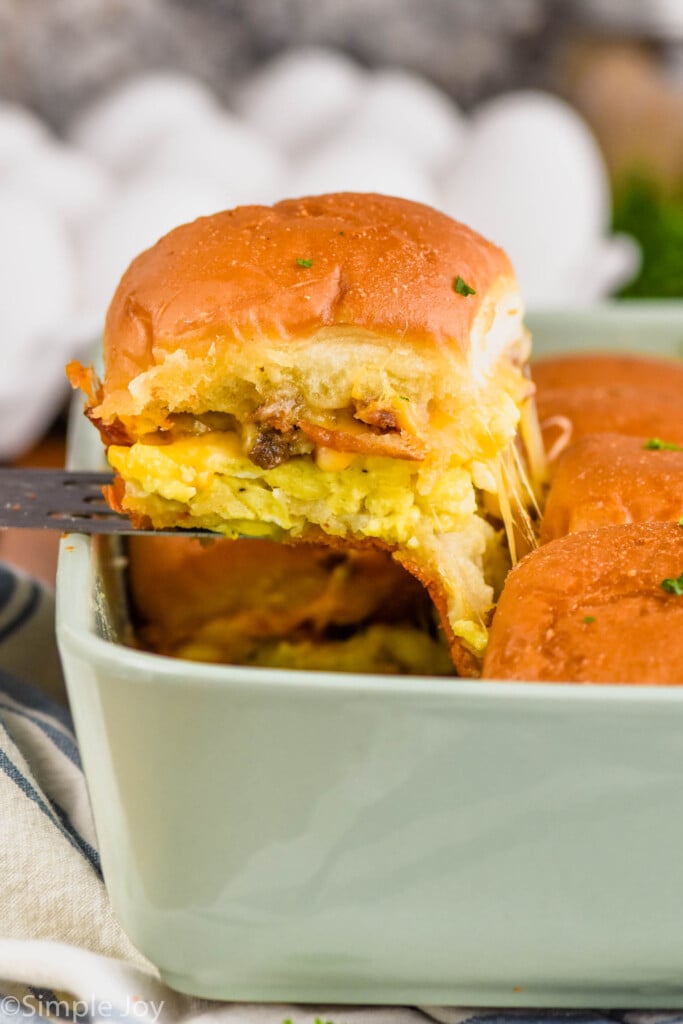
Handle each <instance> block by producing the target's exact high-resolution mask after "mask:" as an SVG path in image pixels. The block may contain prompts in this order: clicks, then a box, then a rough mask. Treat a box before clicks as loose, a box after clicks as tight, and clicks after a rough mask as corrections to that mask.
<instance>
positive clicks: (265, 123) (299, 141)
mask: <svg viewBox="0 0 683 1024" xmlns="http://www.w3.org/2000/svg"><path fill="white" fill-rule="evenodd" d="M365 81H366V75H365V73H364V72H363V71H362V69H361V68H360V67H359V66H358V65H357V64H355V63H354V62H353V61H352V60H351V59H350V58H349V57H346V56H345V55H344V54H342V53H339V52H337V51H335V50H327V49H324V48H310V49H300V50H290V51H288V52H286V53H284V54H282V55H281V56H278V57H276V58H274V59H273V60H271V61H270V62H269V63H268V64H266V65H265V66H264V67H262V68H261V69H259V70H258V71H256V72H254V73H253V74H252V75H251V77H250V78H249V79H247V81H246V83H245V85H244V86H243V88H242V89H241V91H240V93H239V95H238V97H237V100H236V109H237V112H238V113H239V114H240V115H241V116H242V117H243V118H244V119H245V120H246V121H247V122H248V123H249V124H250V125H251V126H252V127H253V128H256V129H257V130H258V131H260V132H262V133H263V134H264V135H265V136H266V137H267V138H269V139H271V140H272V141H273V142H274V143H275V145H277V146H279V147H281V148H282V149H283V150H285V151H286V152H289V153H297V152H300V151H301V150H302V149H304V148H305V147H306V146H308V145H310V144H312V143H314V142H315V141H316V140H317V139H319V138H321V137H322V136H323V135H325V134H327V133H329V132H330V131H331V130H334V126H335V124H337V123H339V122H340V121H341V120H342V119H343V118H344V117H345V116H346V115H347V114H348V113H349V111H350V110H351V109H352V107H353V105H354V104H355V102H356V100H357V98H358V96H359V95H360V93H361V91H362V89H363V87H364V84H365Z"/></svg>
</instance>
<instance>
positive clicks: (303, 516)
mask: <svg viewBox="0 0 683 1024" xmlns="http://www.w3.org/2000/svg"><path fill="white" fill-rule="evenodd" d="M108 457H109V461H110V463H111V465H112V466H113V467H114V469H115V470H117V472H118V473H119V474H120V475H121V477H122V478H123V479H124V480H125V482H126V493H125V497H124V499H123V505H124V507H125V508H126V509H127V510H128V511H131V512H133V513H136V512H137V513H139V514H142V515H146V516H149V517H150V518H151V519H152V522H153V524H154V525H155V526H156V527H165V526H176V525H180V526H186V527H199V528H207V529H210V530H214V531H217V532H219V533H222V534H224V535H226V536H228V537H236V536H260V537H264V536H267V537H272V538H274V539H278V538H279V537H281V536H282V535H283V534H290V535H292V536H300V535H301V534H303V533H305V532H308V531H310V527H311V526H314V527H315V526H318V527H320V529H321V530H323V531H324V532H325V533H327V534H332V535H335V536H341V537H347V536H356V537H374V538H376V539H378V540H380V541H383V542H385V543H386V544H387V545H388V546H390V547H392V548H395V547H400V548H402V549H403V550H404V551H406V552H407V553H408V554H409V556H410V558H411V560H413V559H414V561H415V562H416V563H418V564H420V565H422V566H427V567H438V572H439V574H440V576H441V577H442V581H444V580H445V581H446V584H445V585H446V589H447V591H448V594H447V596H448V603H449V622H450V625H451V628H452V629H453V632H454V633H455V635H456V636H459V637H461V638H462V639H463V640H464V642H465V643H466V644H467V646H468V647H470V648H471V649H472V650H473V651H474V652H475V653H481V651H482V650H483V648H484V646H485V644H486V639H487V630H486V618H487V615H488V612H489V610H490V608H491V606H492V604H493V601H494V589H493V586H492V585H491V584H490V583H489V582H487V581H488V580H490V579H491V576H492V571H493V574H494V575H498V574H499V573H498V569H497V567H496V566H495V565H494V563H496V561H499V560H500V557H501V554H500V552H501V549H502V543H501V536H500V533H499V532H498V531H496V530H495V529H494V528H493V527H492V526H491V525H490V524H489V523H488V522H487V521H486V520H485V519H484V518H482V517H480V516H479V515H478V514H477V495H476V491H475V486H474V482H473V479H472V474H473V469H472V466H471V465H469V466H468V465H467V464H461V465H457V464H455V465H450V466H448V467H447V468H445V469H444V468H443V467H440V468H439V469H438V470H436V469H435V468H434V466H433V465H430V464H429V463H427V462H414V461H410V460H407V459H396V458H390V457H382V456H369V455H356V456H354V457H353V458H352V459H351V460H350V461H349V462H348V464H347V465H346V466H345V467H344V468H343V469H338V470H329V469H323V468H321V467H320V466H319V465H318V464H317V463H316V461H315V458H314V457H312V456H310V455H301V456H295V457H293V458H291V459H289V460H288V461H286V462H283V463H282V464H280V465H278V466H275V467H274V468H272V469H264V468H261V467H259V466H257V465H255V464H254V463H253V462H252V461H251V460H250V459H249V458H247V457H246V456H245V455H244V453H243V451H242V445H241V442H240V438H239V437H238V435H237V434H235V433H232V432H230V431H225V432H217V431H214V432H210V433H207V434H204V435H203V436H199V437H197V436H188V437H180V438H177V439H176V440H173V441H171V442H170V443H167V444H163V445H160V444H158V443H145V442H144V441H140V442H137V443H136V444H134V445H132V446H131V447H121V446H111V447H110V448H109V451H108ZM345 461H348V460H345ZM492 567H493V570H492ZM448 581H450V583H449V582H448Z"/></svg>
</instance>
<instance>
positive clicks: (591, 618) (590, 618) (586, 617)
mask: <svg viewBox="0 0 683 1024" xmlns="http://www.w3.org/2000/svg"><path fill="white" fill-rule="evenodd" d="M581 621H582V622H585V623H586V625H587V626H589V625H590V624H591V622H595V616H594V615H584V617H583V619H582V620H581Z"/></svg>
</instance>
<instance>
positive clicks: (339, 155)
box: [288, 135, 438, 206]
mask: <svg viewBox="0 0 683 1024" xmlns="http://www.w3.org/2000/svg"><path fill="white" fill-rule="evenodd" d="M323 192H380V193H383V194H384V195H389V196H400V197H401V198H403V199H413V200H415V201H416V202H420V203H427V204H428V205H430V206H434V205H436V203H437V201H438V195H437V192H436V188H435V186H434V185H433V183H432V180H431V177H430V175H429V174H428V173H427V171H426V170H425V168H424V167H423V166H422V164H421V163H420V161H419V160H414V159H413V157H412V155H411V154H410V153H406V152H404V151H401V150H400V149H397V148H396V147H394V146H391V145H388V144H387V143H382V142H373V141H372V140H371V139H359V138H350V139H349V138H346V137H345V136H343V135H340V136H338V137H337V138H335V139H334V140H333V141H331V142H328V143H327V144H326V145H324V146H322V147H321V148H320V149H317V150H316V151H315V152H313V153H312V154H311V155H310V156H309V157H308V158H307V159H306V160H304V159H302V160H301V162H300V165H298V166H295V168H294V170H293V172H292V177H291V179H290V182H289V188H288V193H289V194H290V195H293V196H302V195H319V194H321V193H323Z"/></svg>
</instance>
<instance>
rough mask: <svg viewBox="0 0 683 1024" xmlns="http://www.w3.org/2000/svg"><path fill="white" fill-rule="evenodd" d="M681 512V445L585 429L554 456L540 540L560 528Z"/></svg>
mask: <svg viewBox="0 0 683 1024" xmlns="http://www.w3.org/2000/svg"><path fill="white" fill-rule="evenodd" d="M682 517H683V445H676V444H674V443H673V442H670V441H667V440H664V439H662V438H657V437H650V438H647V439H644V438H639V437H628V436H627V435H625V434H589V435H588V436H587V437H583V438H581V440H579V441H577V442H576V443H575V444H572V445H570V446H569V448H567V450H566V451H565V452H563V454H562V455H561V456H560V458H559V460H558V463H557V468H556V470H555V473H554V475H553V480H552V484H551V486H550V490H549V491H548V496H547V499H546V503H545V508H544V511H543V519H542V520H541V542H542V543H545V542H546V541H549V540H554V539H555V538H557V537H562V536H564V534H566V533H578V532H579V531H580V530H594V529H596V528H597V527H598V526H610V525H612V526H618V525H621V524H624V523H637V522H644V521H647V520H655V521H659V522H674V523H678V522H679V520H681V518H682Z"/></svg>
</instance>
